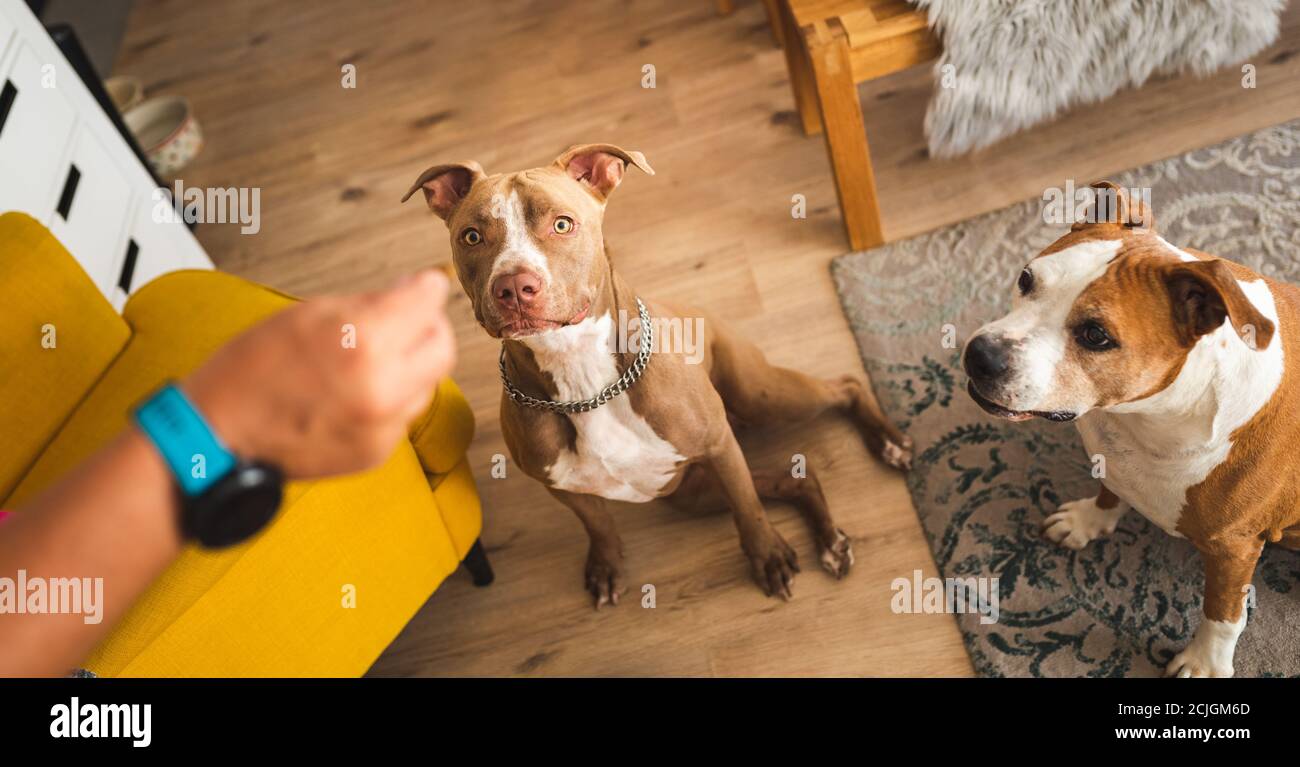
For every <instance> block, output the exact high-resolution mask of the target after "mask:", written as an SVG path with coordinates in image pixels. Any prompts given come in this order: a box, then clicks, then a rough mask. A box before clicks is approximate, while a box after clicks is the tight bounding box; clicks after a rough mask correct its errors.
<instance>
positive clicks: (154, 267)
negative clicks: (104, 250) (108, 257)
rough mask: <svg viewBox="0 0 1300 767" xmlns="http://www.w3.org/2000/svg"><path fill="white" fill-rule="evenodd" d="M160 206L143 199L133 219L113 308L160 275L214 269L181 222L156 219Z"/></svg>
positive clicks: (120, 305)
mask: <svg viewBox="0 0 1300 767" xmlns="http://www.w3.org/2000/svg"><path fill="white" fill-rule="evenodd" d="M162 204H164V205H166V204H168V203H166V202H164V203H162ZM158 205H159V203H158V201H157V200H155V199H144V200H142V201H141V202H140V204H139V205H137V206H136V209H135V213H134V215H133V216H132V217H131V228H130V229H129V230H128V232H127V238H126V243H125V244H124V245H123V246H122V247H123V250H122V255H123V259H122V268H121V269H120V270H119V273H118V279H117V282H116V284H115V286H114V291H113V294H112V298H113V304H114V306H117V307H118V309H121V307H122V305H123V304H125V303H126V297H127V295H128V294H130V293H134V292H136V291H137V290H139V289H140V288H141V287H143V286H144V285H146V284H147V283H148V282H149V281H150V280H152V279H153V278H155V277H157V276H159V275H162V274H166V273H167V272H172V271H176V270H177V269H209V268H211V265H210V264H209V263H208V261H207V258H206V257H205V256H204V254H203V252H202V250H201V249H200V248H199V246H198V244H197V243H196V242H195V241H194V237H193V235H191V234H190V231H189V229H187V228H186V227H185V225H184V224H183V223H181V222H180V220H179V218H173V219H171V220H168V219H166V218H165V217H163V216H156V215H155V212H156V210H157V207H158ZM157 219H161V220H157Z"/></svg>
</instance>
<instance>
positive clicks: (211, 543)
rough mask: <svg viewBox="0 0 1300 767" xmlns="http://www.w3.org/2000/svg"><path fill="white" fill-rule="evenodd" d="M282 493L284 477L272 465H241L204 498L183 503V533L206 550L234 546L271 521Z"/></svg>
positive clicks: (206, 493) (205, 494)
mask: <svg viewBox="0 0 1300 767" xmlns="http://www.w3.org/2000/svg"><path fill="white" fill-rule="evenodd" d="M283 494H284V477H283V475H282V474H281V473H280V471H279V470H278V469H276V468H275V467H274V466H268V465H266V464H260V463H251V464H244V463H241V464H240V465H239V466H237V467H236V468H235V470H234V471H232V472H230V474H228V475H226V476H225V477H223V478H222V479H221V481H220V482H218V483H217V484H215V485H213V486H212V487H210V488H208V491H207V492H205V493H204V494H203V495H201V496H198V497H197V498H189V499H186V500H185V502H184V520H183V526H184V528H185V534H186V536H187V537H190V538H193V539H195V540H196V541H198V542H199V543H200V544H202V545H203V546H206V547H208V548H221V547H225V546H233V545H234V544H236V543H240V542H242V541H245V540H247V539H248V538H249V537H251V536H252V535H253V534H254V533H256V532H257V531H259V530H261V529H262V528H263V527H265V526H266V524H267V523H268V522H270V521H271V518H272V517H274V516H275V512H276V511H278V510H279V508H280V501H281V499H282V497H283Z"/></svg>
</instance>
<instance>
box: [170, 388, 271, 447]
mask: <svg viewBox="0 0 1300 767" xmlns="http://www.w3.org/2000/svg"><path fill="white" fill-rule="evenodd" d="M177 386H178V387H179V388H180V390H181V392H182V393H183V394H184V395H185V397H186V398H187V399H189V401H190V404H191V405H193V406H194V409H195V410H197V411H198V412H199V415H200V416H202V418H203V420H204V421H205V422H206V423H207V425H208V428H209V429H211V430H212V433H213V434H215V435H216V437H217V440H218V441H220V442H221V444H222V445H223V446H224V447H225V448H226V449H227V450H229V451H230V452H232V453H234V454H235V455H237V456H239V457H240V458H245V459H248V458H255V457H261V456H260V451H259V449H258V447H257V445H256V440H255V435H256V430H254V429H252V428H249V427H248V426H247V425H246V424H245V414H246V408H247V403H246V402H244V403H241V402H240V401H239V398H238V397H236V396H230V392H229V391H228V387H226V386H222V385H221V384H220V383H219V382H217V381H213V380H211V377H210V376H206V375H203V373H202V371H200V373H196V374H195V375H193V376H190V377H189V378H187V379H185V380H184V381H181V382H179V383H178V384H177Z"/></svg>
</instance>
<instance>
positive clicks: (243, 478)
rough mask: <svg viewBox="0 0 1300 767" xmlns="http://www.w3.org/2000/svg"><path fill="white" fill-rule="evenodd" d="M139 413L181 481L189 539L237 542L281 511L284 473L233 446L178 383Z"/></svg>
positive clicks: (218, 545)
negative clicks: (235, 450) (237, 451)
mask: <svg viewBox="0 0 1300 767" xmlns="http://www.w3.org/2000/svg"><path fill="white" fill-rule="evenodd" d="M134 416H135V422H136V425H137V426H139V427H140V430H141V431H142V432H144V434H145V436H146V437H148V438H149V441H150V442H152V443H153V444H154V447H156V448H157V449H158V452H159V453H160V454H161V455H162V458H163V461H164V462H166V464H167V466H168V468H170V469H171V472H172V476H173V477H174V478H175V480H176V489H177V494H178V495H179V497H180V508H181V520H180V521H181V532H182V534H183V535H184V536H185V537H186V538H187V539H190V540H194V541H197V542H198V543H199V544H200V545H202V546H205V547H208V548H221V547H224V546H231V545H234V544H236V543H239V542H240V541H244V540H247V539H248V538H249V537H251V536H252V535H253V534H254V533H256V532H257V531H259V530H261V529H262V528H263V527H265V526H266V524H267V523H268V522H270V521H271V518H272V517H274V516H275V512H276V511H277V510H278V509H279V508H280V500H281V498H282V497H283V495H284V474H283V473H282V472H281V471H280V470H279V469H278V468H277V467H275V466H272V465H271V464H268V463H261V462H257V461H245V460H243V459H241V458H240V457H239V456H237V455H235V454H234V453H232V452H231V451H230V450H228V449H227V448H226V446H225V445H224V444H222V442H221V439H220V438H219V437H218V436H217V435H216V434H215V433H213V431H212V428H211V427H209V426H208V423H207V421H205V420H204V419H203V415H202V414H201V413H200V412H199V411H198V409H197V408H195V407H194V404H193V403H192V402H190V400H189V398H188V397H186V396H185V393H184V392H182V391H181V390H180V388H178V387H177V386H176V384H175V383H167V384H165V385H164V386H163V387H162V388H161V389H159V390H158V391H157V392H155V393H154V394H153V395H151V396H150V397H149V398H148V399H147V400H145V402H144V404H142V405H140V406H139V407H137V408H136V409H135V412H134Z"/></svg>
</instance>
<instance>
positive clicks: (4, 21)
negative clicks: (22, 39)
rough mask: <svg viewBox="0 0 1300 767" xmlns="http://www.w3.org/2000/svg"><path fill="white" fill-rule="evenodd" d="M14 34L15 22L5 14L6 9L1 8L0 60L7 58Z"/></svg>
mask: <svg viewBox="0 0 1300 767" xmlns="http://www.w3.org/2000/svg"><path fill="white" fill-rule="evenodd" d="M13 36H14V23H13V21H11V20H10V19H9V17H8V16H7V15H5V12H4V9H3V8H0V61H4V60H5V54H6V53H8V52H9V41H10V40H12V39H13Z"/></svg>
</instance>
